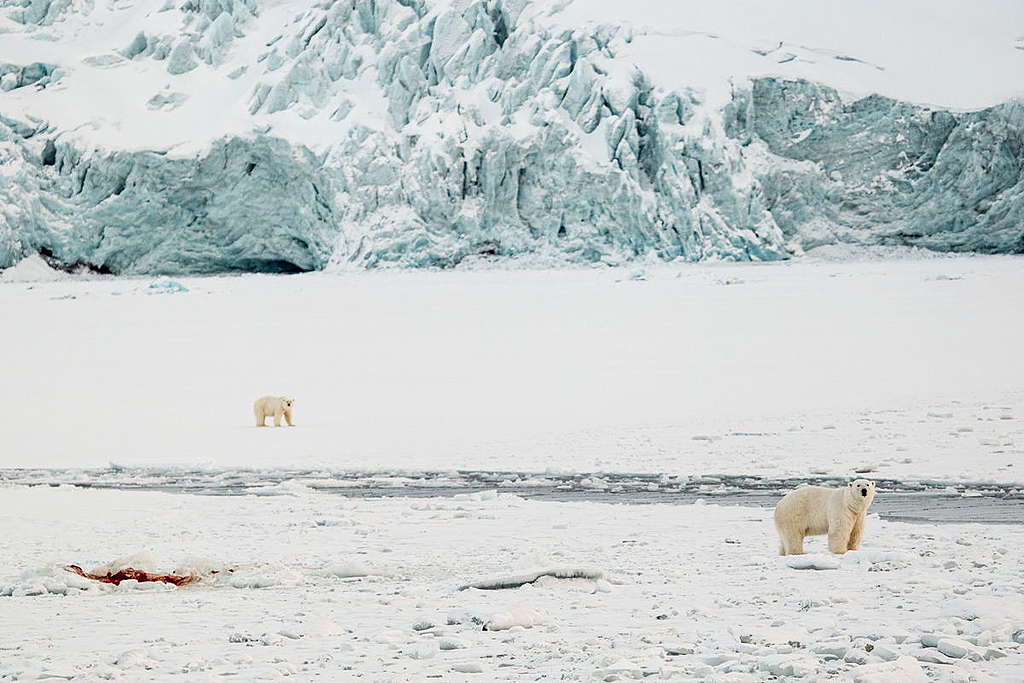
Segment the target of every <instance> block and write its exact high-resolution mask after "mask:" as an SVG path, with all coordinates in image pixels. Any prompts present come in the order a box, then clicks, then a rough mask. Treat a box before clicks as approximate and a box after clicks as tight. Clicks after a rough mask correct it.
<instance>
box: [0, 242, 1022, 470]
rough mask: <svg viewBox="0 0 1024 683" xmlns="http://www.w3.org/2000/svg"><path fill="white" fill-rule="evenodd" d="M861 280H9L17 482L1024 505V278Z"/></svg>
mask: <svg viewBox="0 0 1024 683" xmlns="http://www.w3.org/2000/svg"><path fill="white" fill-rule="evenodd" d="M837 256H840V255H838V254H836V253H834V252H833V253H831V254H830V255H829V258H825V257H822V258H814V259H808V260H803V261H800V262H785V263H777V264H717V265H716V264H689V265H668V266H658V265H655V266H650V267H646V268H643V269H633V268H623V269H607V270H589V269H578V270H561V271H546V272H533V271H522V272H508V271H486V270H484V271H473V272H469V271H455V272H440V273H438V272H432V273H429V272H394V271H388V272H369V273H367V272H361V273H348V274H321V273H314V274H304V275H296V276H288V277H284V276H266V275H246V276H238V277H217V278H181V279H177V280H172V281H168V280H164V279H154V278H138V279H122V278H109V277H108V278H98V279H97V278H94V279H85V280H83V279H72V280H62V281H58V282H43V283H0V310H2V311H3V312H4V331H3V334H2V335H0V353H2V356H3V357H4V358H6V359H8V360H7V363H6V367H5V370H4V391H3V392H0V415H3V416H4V417H3V420H4V422H3V424H4V428H3V444H2V449H0V467H7V468H9V467H33V468H38V467H103V468H106V467H108V466H110V465H111V464H114V465H122V466H167V465H171V466H185V467H203V468H246V467H248V468H268V467H278V468H291V469H296V468H307V469H316V468H323V469H325V470H364V471H369V472H380V471H383V470H388V471H399V472H400V471H402V470H413V471H444V470H451V469H467V470H476V471H480V470H486V471H506V472H533V473H543V472H545V471H548V470H552V471H573V472H586V473H594V472H609V471H611V472H650V473H667V474H672V475H692V476H695V475H703V474H718V473H721V474H737V475H746V474H753V475H763V476H768V477H782V476H796V477H809V476H812V475H814V476H833V477H840V478H845V477H851V476H852V475H854V474H856V473H863V474H864V476H869V477H874V478H887V479H902V480H907V479H929V480H945V481H948V482H950V483H952V484H962V483H970V482H979V481H992V482H1003V483H1008V484H1013V483H1021V482H1024V472H1022V470H1021V468H1022V467H1024V464H1022V461H1021V454H1022V449H1024V396H1022V393H1021V387H1024V363H1021V362H1020V349H1021V348H1022V344H1024V323H1022V321H1021V317H1020V316H1019V315H1017V312H1018V311H1019V310H1020V309H1021V306H1022V303H1024V301H1022V297H1024V267H1022V260H1021V258H1020V257H956V258H951V257H938V258H922V259H900V260H873V261H859V262H856V261H835V260H832V258H834V257H837ZM842 256H843V257H844V258H849V257H850V255H849V254H844V255H842ZM154 285H156V286H154ZM267 394H271V395H284V396H291V397H294V398H295V407H294V411H295V413H294V419H295V423H296V426H295V427H294V428H286V427H282V428H279V429H278V428H273V427H267V428H265V429H257V428H256V427H255V419H254V417H253V415H252V402H253V400H255V398H257V397H259V396H264V395H267ZM589 485H590V486H592V487H594V488H595V490H600V489H601V487H602V486H606V484H604V483H603V481H602V480H601V478H600V477H593V478H592V480H591V481H590V482H589Z"/></svg>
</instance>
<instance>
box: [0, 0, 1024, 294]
mask: <svg viewBox="0 0 1024 683" xmlns="http://www.w3.org/2000/svg"><path fill="white" fill-rule="evenodd" d="M114 7H115V6H111V7H109V8H100V9H98V8H97V5H96V3H94V2H93V1H92V0H55V1H50V2H48V1H47V0H31V1H28V0H15V1H14V2H12V1H11V0H2V1H0V13H3V12H6V15H5V17H4V20H5V22H6V23H4V24H0V30H3V29H6V30H7V33H5V34H4V35H5V36H16V37H18V41H14V42H12V41H9V40H7V38H6V37H5V39H4V40H3V41H0V43H2V45H3V46H6V47H3V46H0V86H2V87H0V268H3V267H7V266H10V265H12V264H14V263H16V262H17V261H19V260H20V259H22V258H24V257H26V256H29V255H32V254H36V253H41V254H43V255H45V256H46V258H47V259H48V260H50V261H51V262H52V263H55V264H60V265H62V266H63V267H69V268H70V267H86V268H91V269H96V270H99V271H103V272H112V273H117V274H188V273H217V272H230V271H256V272H300V271H309V270H321V269H326V268H373V267H452V266H456V265H458V264H460V263H463V262H465V261H466V260H467V259H477V258H484V259H488V258H529V259H533V260H538V259H543V260H544V262H552V263H606V264H618V263H623V262H628V261H631V260H637V259H641V260H646V259H658V260H676V259H680V260H687V261H697V260H708V259H718V260H778V259H785V258H789V257H790V256H792V255H794V254H800V253H802V252H803V251H804V250H807V249H810V248H813V247H817V246H821V245H826V244H835V243H854V244H886V245H911V246H917V247H923V248H927V249H933V250H941V251H981V252H991V253H1007V252H1021V251H1024V220H1022V214H1024V105H1022V104H1021V102H1020V101H1016V100H1010V101H1007V102H1005V103H1002V104H996V105H994V106H989V107H985V108H981V109H978V110H974V111H957V110H953V109H949V108H944V107H938V106H926V105H920V104H913V103H910V102H905V101H900V100H898V99H894V98H891V97H886V96H882V95H867V96H864V97H858V98H852V97H850V96H848V94H846V93H842V92H840V91H839V90H837V89H836V88H833V87H831V86H829V85H828V84H824V83H816V82H813V81H811V80H808V79H806V78H799V77H792V76H793V75H794V74H781V75H772V76H760V77H750V78H744V79H737V80H736V81H734V82H730V83H729V84H728V88H727V89H726V90H723V91H721V92H712V91H710V90H709V89H707V88H701V87H690V86H687V85H685V84H680V85H672V84H666V82H665V79H664V78H663V76H662V74H661V73H660V72H659V73H652V72H651V70H650V69H647V68H645V66H644V64H643V63H641V62H639V61H638V60H636V59H633V58H632V57H631V53H630V50H631V49H633V48H634V47H635V43H640V42H641V36H642V34H643V32H642V31H639V30H638V29H637V28H636V27H634V26H632V25H627V24H623V25H616V24H611V23H593V22H590V23H582V24H581V25H579V26H575V27H566V26H564V25H561V24H559V23H557V22H552V21H550V20H548V19H547V18H546V17H548V16H549V15H550V14H551V13H552V12H554V11H555V10H556V9H557V8H558V7H559V5H558V4H557V3H556V4H550V3H547V4H545V3H544V2H529V1H528V0H453V1H452V2H440V1H431V2H425V1H423V0H323V1H322V2H319V3H316V4H313V5H310V4H308V3H299V2H291V3H283V4H281V3H277V4H274V3H264V2H259V1H258V0H184V2H175V1H173V0H159V2H152V1H149V0H143V1H141V2H140V3H138V4H137V5H136V6H133V7H130V8H127V9H112V8H114ZM101 10H102V11H104V12H116V13H118V16H120V15H122V14H123V15H125V16H123V17H121V20H120V21H119V22H116V26H117V28H116V30H114V29H111V31H110V32H109V33H103V32H102V31H101V32H100V33H101V35H102V38H103V39H102V40H99V39H97V38H95V37H94V36H93V35H92V34H93V33H95V27H96V26H97V25H107V23H105V22H107V21H108V20H107V19H105V18H104V16H103V15H97V13H98V12H100V11H101ZM97 16H99V18H97ZM285 19H286V21H285ZM109 23H110V25H111V26H113V25H114V23H115V22H112V21H110V22H109ZM61 38H67V41H66V44H65V43H64V42H62V40H61ZM76 40H77V42H76ZM68 45H69V46H70V47H67V46H68ZM76 45H77V46H78V47H77V48H76V47H75V46H76ZM755 52H756V54H757V55H761V56H763V57H765V58H773V59H776V60H777V62H779V63H782V64H784V65H785V64H789V63H791V62H794V61H795V62H798V63H799V61H800V60H794V59H790V58H789V57H788V56H785V55H784V56H782V57H778V56H777V55H775V52H777V51H773V50H763V49H760V48H759V49H758V51H755ZM762 53H763V54H762ZM787 54H788V53H787ZM772 55H775V56H774V57H773V56H772ZM759 58H760V57H759ZM832 59H833V61H834V62H835V63H837V64H838V63H841V65H840V66H839V67H836V68H842V69H864V70H871V69H875V68H876V67H874V66H872V65H870V64H868V63H866V62H865V63H860V61H858V60H854V59H853V58H850V57H847V56H845V55H840V56H839V57H833V58H832ZM803 61H807V60H803ZM778 68H780V69H781V68H782V67H778ZM795 75H796V76H799V75H800V74H799V72H797V73H796V74H795ZM5 83H6V84H7V85H6V86H3V85H2V84H5ZM8 86H9V87H8ZM110 88H116V89H117V93H116V95H115V94H114V93H113V91H112V90H105V89H110ZM104 92H108V93H110V96H109V99H110V101H111V102H113V104H108V103H107V101H106V99H105V97H104V96H103V93H104ZM115 105H117V106H119V107H120V108H117V107H115ZM103 107H108V109H104V108H103ZM76 117H77V118H76Z"/></svg>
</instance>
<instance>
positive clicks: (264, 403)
mask: <svg viewBox="0 0 1024 683" xmlns="http://www.w3.org/2000/svg"><path fill="white" fill-rule="evenodd" d="M284 401H285V400H284V398H282V397H281V396H260V397H259V398H258V399H256V401H255V402H254V403H253V404H252V408H253V410H254V411H255V412H256V414H257V415H259V414H261V413H262V414H263V415H274V414H275V413H277V412H278V411H280V412H284V411H285V410H286V409H287V408H286V406H285V403H284Z"/></svg>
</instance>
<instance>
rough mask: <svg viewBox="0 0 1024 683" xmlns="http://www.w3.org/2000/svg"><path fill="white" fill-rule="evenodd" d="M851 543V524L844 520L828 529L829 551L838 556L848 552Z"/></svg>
mask: <svg viewBox="0 0 1024 683" xmlns="http://www.w3.org/2000/svg"><path fill="white" fill-rule="evenodd" d="M849 543H850V524H849V522H847V521H845V520H843V521H840V522H838V523H837V524H835V526H833V525H831V524H830V525H829V527H828V549H829V551H830V552H833V553H835V554H836V555H842V554H843V553H845V552H846V550H847V546H848V545H849Z"/></svg>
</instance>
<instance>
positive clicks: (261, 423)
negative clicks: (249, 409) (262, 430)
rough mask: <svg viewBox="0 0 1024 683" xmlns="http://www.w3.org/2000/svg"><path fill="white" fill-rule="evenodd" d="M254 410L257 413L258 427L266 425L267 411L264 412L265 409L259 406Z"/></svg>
mask: <svg viewBox="0 0 1024 683" xmlns="http://www.w3.org/2000/svg"><path fill="white" fill-rule="evenodd" d="M254 412H255V413H256V426H257V427H266V426H267V415H266V413H264V412H263V409H262V408H257V409H256V410H255V411H254Z"/></svg>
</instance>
